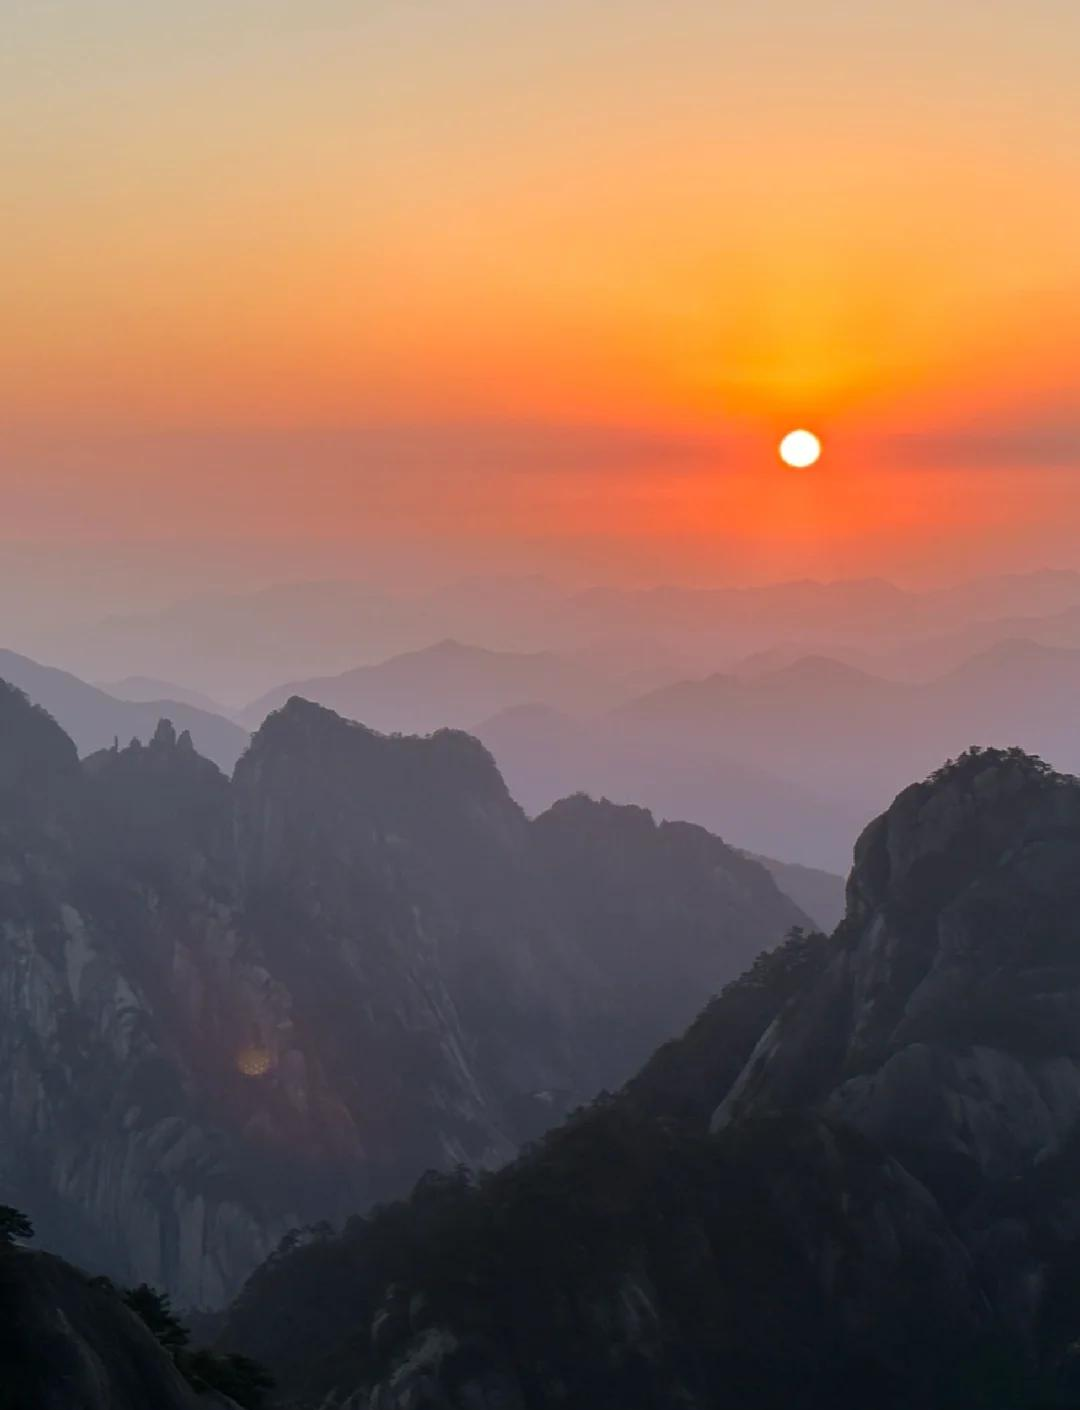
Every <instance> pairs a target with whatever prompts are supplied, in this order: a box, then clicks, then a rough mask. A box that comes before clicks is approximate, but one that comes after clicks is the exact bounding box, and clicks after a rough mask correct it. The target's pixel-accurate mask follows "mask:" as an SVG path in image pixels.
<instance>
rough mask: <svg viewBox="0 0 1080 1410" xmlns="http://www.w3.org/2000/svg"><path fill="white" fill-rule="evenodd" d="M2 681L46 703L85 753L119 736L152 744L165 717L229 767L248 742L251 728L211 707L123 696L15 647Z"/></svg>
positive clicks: (0, 673) (3, 657)
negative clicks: (45, 663) (100, 687)
mask: <svg viewBox="0 0 1080 1410" xmlns="http://www.w3.org/2000/svg"><path fill="white" fill-rule="evenodd" d="M0 680H4V681H8V682H10V684H12V685H15V686H17V687H18V688H19V689H20V690H22V691H25V692H26V694H27V695H28V696H29V697H30V699H31V700H33V701H34V702H35V703H36V704H39V705H42V706H44V708H45V709H46V710H48V712H49V713H50V714H51V715H52V716H53V717H54V718H55V719H56V720H57V721H58V723H59V724H60V725H61V726H62V727H63V729H64V730H65V731H66V732H67V733H68V734H69V735H70V736H71V738H72V739H73V740H74V742H75V744H76V746H77V748H78V751H79V753H80V754H89V753H91V752H93V751H94V750H95V749H105V748H108V746H109V745H111V744H112V743H113V741H114V740H115V739H119V741H120V743H121V744H127V743H128V742H129V741H130V740H132V739H138V740H140V741H141V742H142V743H144V744H146V743H149V741H150V740H151V739H152V738H153V735H154V731H155V730H156V729H157V725H158V721H159V720H160V719H162V717H163V716H168V717H169V719H171V720H173V721H174V722H175V723H176V725H177V726H178V727H179V728H180V729H181V730H187V731H188V733H189V734H190V735H191V737H192V740H193V741H194V743H195V746H196V748H197V749H198V750H199V751H200V752H201V753H203V754H205V755H206V757H207V758H208V759H212V760H213V761H214V763H216V764H217V765H219V767H221V768H223V769H225V770H226V771H227V772H231V770H232V767H233V765H234V764H235V763H236V761H237V759H238V758H239V757H240V755H241V754H242V753H243V751H244V748H245V747H246V745H247V742H248V735H247V731H246V730H244V729H242V728H241V726H239V725H238V724H236V723H235V722H234V721H233V720H228V719H225V718H224V717H223V716H221V715H218V714H214V713H213V712H212V711H211V710H207V709H203V708H202V707H200V706H198V705H195V704H190V703H187V702H186V701H184V700H176V699H169V698H167V697H164V696H160V697H157V698H154V699H134V698H132V699H119V698H117V697H116V696H113V695H110V694H108V693H107V692H106V691H105V690H103V689H99V688H98V687H97V686H93V685H88V684H87V682H86V681H84V680H80V679H79V677H78V676H73V675H71V674H70V673H69V672H68V671H60V670H57V669H56V668H55V667H53V666H42V665H40V664H39V663H38V662H37V661H31V660H30V658H29V657H28V656H20V655H18V654H17V653H16V652H14V651H3V650H0Z"/></svg>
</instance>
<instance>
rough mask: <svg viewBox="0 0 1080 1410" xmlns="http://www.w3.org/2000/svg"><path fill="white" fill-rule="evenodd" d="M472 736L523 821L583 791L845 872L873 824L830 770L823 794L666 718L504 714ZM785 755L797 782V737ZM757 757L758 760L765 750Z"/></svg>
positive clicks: (721, 738)
mask: <svg viewBox="0 0 1080 1410" xmlns="http://www.w3.org/2000/svg"><path fill="white" fill-rule="evenodd" d="M792 728H796V724H795V721H794V720H793V721H792ZM475 733H476V734H477V736H478V737H479V738H480V739H481V740H483V742H484V744H485V745H486V746H487V747H488V748H489V749H490V750H491V752H492V754H493V755H494V756H495V759H496V762H497V763H498V765H499V768H500V770H501V771H502V773H503V774H504V775H505V777H506V780H507V782H508V784H509V785H510V788H511V790H512V791H513V794H514V796H515V797H516V798H518V799H520V800H521V802H522V804H523V805H524V806H525V807H526V808H527V809H528V810H529V811H530V812H538V811H540V810H542V809H544V808H547V807H549V806H550V805H551V804H552V802H553V801H554V800H555V799H556V798H558V797H560V796H562V795H565V794H567V793H573V792H577V791H579V790H584V791H585V792H587V793H590V794H592V795H594V796H599V797H606V798H611V799H614V800H616V801H618V802H625V803H632V802H636V803H642V804H645V805H646V806H647V807H649V808H650V809H652V811H653V812H655V813H656V814H657V815H658V816H660V817H663V818H681V819H687V820H689V821H691V822H695V823H698V824H700V825H701V826H703V827H706V828H708V829H709V830H710V831H712V832H716V833H719V834H720V835H721V836H723V837H729V838H737V839H738V841H739V843H740V844H742V845H745V846H748V847H750V848H751V849H752V850H753V851H754V852H755V853H768V854H772V855H779V856H784V857H791V858H793V859H795V860H796V861H797V862H800V863H803V864H806V865H810V866H813V867H824V868H831V867H838V866H846V864H847V860H848V858H849V857H850V855H851V847H852V844H853V842H854V839H855V837H856V836H857V835H858V833H859V830H860V828H862V827H863V826H864V825H865V823H866V822H867V821H868V819H869V818H870V817H871V816H872V815H873V807H872V804H871V803H870V802H869V801H867V799H866V797H865V796H864V795H865V790H864V789H862V788H856V789H852V788H851V787H849V786H847V785H846V783H845V781H844V780H843V779H842V778H841V779H839V780H838V777H837V770H836V769H832V770H828V769H826V770H823V771H819V773H820V774H821V776H822V782H823V784H824V786H823V787H821V786H816V785H814V786H811V785H809V784H806V783H803V782H801V781H799V779H798V778H797V777H789V776H788V775H787V774H785V773H784V772H783V770H782V768H781V767H780V761H779V760H777V761H776V765H775V766H774V767H769V766H767V765H766V764H762V763H759V762H758V761H756V760H754V759H753V758H752V757H750V756H751V753H752V750H751V747H750V741H749V740H747V741H746V744H745V747H744V741H743V740H742V739H740V738H739V737H737V736H735V735H732V736H727V735H723V734H720V733H717V732H713V731H711V730H709V729H708V727H707V726H706V727H705V728H703V729H702V730H701V731H696V730H694V729H692V728H690V727H689V726H685V725H684V724H682V723H680V722H679V721H678V720H674V719H673V720H672V721H670V722H666V721H657V722H656V723H655V724H649V725H639V724H638V723H637V722H636V721H634V720H633V719H632V718H630V717H627V716H626V715H624V714H619V713H615V712H612V713H609V714H604V715H601V716H598V717H594V718H592V719H586V720H580V719H574V718H572V717H570V716H567V715H565V714H562V713H561V712H559V711H555V710H550V709H546V708H543V707H533V706H529V707H519V708H516V709H512V710H504V711H502V712H500V713H499V714H497V715H494V716H492V717H491V718H490V719H488V720H485V721H484V722H483V723H482V724H481V725H480V726H479V727H478V728H477V729H476V731H475ZM786 748H787V752H788V757H789V760H790V759H791V756H792V755H794V756H796V757H795V759H794V761H793V762H792V772H793V773H797V772H798V771H799V769H801V768H803V761H802V760H801V759H800V758H799V757H798V755H799V750H798V748H797V737H796V739H793V740H792V741H790V742H789V744H788V745H787V746H786ZM757 753H758V755H759V758H765V759H767V751H766V750H764V749H761V750H758V751H757Z"/></svg>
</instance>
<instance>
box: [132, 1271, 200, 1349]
mask: <svg viewBox="0 0 1080 1410" xmlns="http://www.w3.org/2000/svg"><path fill="white" fill-rule="evenodd" d="M123 1297H124V1302H125V1303H126V1304H127V1306H128V1307H130V1308H131V1310H132V1312H134V1313H135V1314H136V1316H138V1317H141V1318H142V1320H143V1321H144V1322H145V1323H146V1325H147V1326H148V1327H149V1328H150V1330H151V1331H152V1332H153V1334H154V1336H155V1337H157V1339H158V1341H159V1342H160V1343H161V1345H162V1346H163V1347H164V1348H165V1350H166V1351H171V1352H172V1353H173V1354H174V1355H175V1353H176V1352H178V1351H180V1350H181V1349H182V1348H183V1347H185V1346H186V1345H187V1343H188V1340H189V1338H190V1335H191V1334H190V1332H189V1331H188V1329H187V1328H186V1327H185V1326H184V1324H183V1322H181V1320H180V1318H179V1317H177V1316H176V1315H175V1313H174V1312H173V1310H172V1305H171V1303H170V1302H169V1298H168V1295H167V1294H166V1293H162V1292H158V1290H157V1289H156V1288H152V1287H151V1286H150V1285H149V1283H140V1284H139V1286H138V1287H137V1288H128V1290H127V1292H125V1293H124V1295H123Z"/></svg>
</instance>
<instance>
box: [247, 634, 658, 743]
mask: <svg viewBox="0 0 1080 1410" xmlns="http://www.w3.org/2000/svg"><path fill="white" fill-rule="evenodd" d="M632 693H633V687H632V685H622V684H620V682H619V680H618V679H617V677H615V676H614V675H607V674H605V673H603V672H601V671H600V670H597V669H595V668H594V667H593V666H592V665H591V664H590V663H589V662H588V661H587V660H582V659H580V658H576V659H572V658H570V657H567V656H561V655H558V654H556V653H555V652H551V651H544V652H529V653H524V652H510V651H488V650H485V649H484V648H482V647H477V646H466V645H464V644H462V643H461V642H458V641H441V642H438V643H436V644H435V645H434V646H428V647H425V648H424V649H423V650H422V651H411V652H407V653H405V654H404V655H401V656H394V657H391V658H390V660H388V661H382V662H380V663H379V664H378V665H374V666H358V667H356V668H355V669H353V670H351V671H346V672H344V673H343V674H341V675H335V676H323V677H318V678H314V679H309V680H302V681H292V682H290V683H289V684H287V685H283V686H280V687H278V688H277V689H276V690H273V691H271V692H270V693H269V694H267V695H264V696H262V697H261V698H260V699H258V700H256V701H255V702H254V703H253V704H251V705H249V706H248V707H247V708H246V709H244V710H242V711H240V712H239V715H238V718H239V719H240V720H241V721H242V722H243V723H244V724H246V725H248V726H249V727H250V728H252V729H255V728H257V727H258V726H259V725H260V724H261V723H262V721H263V720H264V719H265V718H266V716H267V715H268V714H269V713H270V711H271V710H276V709H279V708H280V707H281V706H282V705H283V704H284V703H285V701H286V700H288V699H289V697H290V696H293V695H299V696H302V697H303V698H304V699H305V700H315V701H317V702H318V703H319V704H320V705H325V706H327V708H328V709H331V710H336V711H338V713H339V714H342V715H346V716H348V718H350V719H353V720H359V721H361V722H362V723H364V724H366V725H369V726H370V727H371V728H372V729H379V730H391V731H395V730H396V731H400V732H402V733H405V734H426V733H429V732H430V731H431V730H435V729H443V728H446V727H450V728H470V727H472V726H474V725H476V724H477V723H478V722H479V721H480V720H483V719H486V718H487V717H488V716H489V715H493V714H496V713H497V712H498V711H500V710H504V709H506V708H507V707H510V706H515V705H521V704H526V703H528V704H534V703H536V704H544V705H551V706H553V707H554V708H557V709H563V710H567V711H570V712H573V713H588V714H594V713H595V712H596V711H597V710H600V709H602V708H604V707H605V706H607V705H611V704H613V703H615V701H617V700H620V699H623V700H625V699H627V698H629V696H630V695H631V694H632Z"/></svg>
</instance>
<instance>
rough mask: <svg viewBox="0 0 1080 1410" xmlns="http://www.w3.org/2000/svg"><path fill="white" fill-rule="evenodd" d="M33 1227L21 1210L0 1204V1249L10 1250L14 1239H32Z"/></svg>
mask: <svg viewBox="0 0 1080 1410" xmlns="http://www.w3.org/2000/svg"><path fill="white" fill-rule="evenodd" d="M33 1237H34V1226H33V1224H31V1223H30V1220H29V1219H28V1218H27V1217H26V1215H25V1214H24V1213H23V1212H22V1210H21V1209H13V1208H12V1206H11V1205H10V1204H0V1247H3V1248H11V1246H12V1244H14V1242H15V1240H16V1239H32V1238H33Z"/></svg>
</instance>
